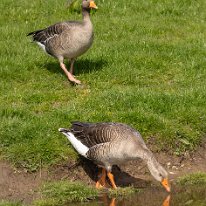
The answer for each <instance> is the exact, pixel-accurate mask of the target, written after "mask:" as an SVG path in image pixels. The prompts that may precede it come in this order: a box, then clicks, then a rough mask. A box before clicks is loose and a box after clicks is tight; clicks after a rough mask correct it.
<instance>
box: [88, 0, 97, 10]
mask: <svg viewBox="0 0 206 206" xmlns="http://www.w3.org/2000/svg"><path fill="white" fill-rule="evenodd" d="M89 7H90V8H92V9H98V7H97V5H96V4H95V3H94V1H90V4H89Z"/></svg>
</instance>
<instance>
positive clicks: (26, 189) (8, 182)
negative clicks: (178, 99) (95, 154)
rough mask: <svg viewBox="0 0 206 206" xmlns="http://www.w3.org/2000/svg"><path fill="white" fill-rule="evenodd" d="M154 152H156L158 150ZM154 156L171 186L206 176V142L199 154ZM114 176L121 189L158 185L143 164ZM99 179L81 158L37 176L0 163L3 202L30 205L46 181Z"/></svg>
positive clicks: (128, 166)
mask: <svg viewBox="0 0 206 206" xmlns="http://www.w3.org/2000/svg"><path fill="white" fill-rule="evenodd" d="M151 147H152V146H151ZM153 149H154V150H155V148H153ZM154 150H153V151H154ZM155 156H156V157H157V159H158V161H159V162H160V163H161V164H162V165H163V166H164V167H165V168H167V170H168V172H169V174H170V180H171V182H174V181H175V180H176V179H177V178H178V177H180V176H183V175H186V174H190V173H195V172H206V142H204V143H202V145H201V146H200V147H199V148H198V149H197V150H196V152H193V153H185V155H184V156H181V157H177V156H172V155H169V154H168V153H164V152H160V153H157V152H155ZM113 173H114V175H115V179H116V183H117V185H118V186H129V185H133V186H135V187H140V188H142V187H148V186H150V185H151V184H155V185H157V184H158V183H157V182H156V181H155V180H154V179H153V178H152V176H151V175H150V173H149V171H148V169H147V167H146V165H145V164H144V163H143V162H142V161H131V162H128V163H127V164H125V165H121V166H114V168H113ZM97 178H98V168H97V166H96V165H94V164H93V163H92V162H90V161H88V160H86V159H84V158H80V159H79V161H78V162H68V163H62V164H60V165H55V166H53V167H50V168H48V169H46V168H44V169H43V170H40V171H38V172H35V173H28V172H26V171H24V169H16V168H14V167H12V166H11V165H10V164H9V163H8V162H5V161H1V162H0V199H2V200H10V201H21V202H24V203H29V202H32V201H33V200H34V199H36V198H37V197H38V193H37V192H36V191H37V189H38V188H39V187H40V186H41V185H42V184H43V183H44V182H45V181H53V180H62V179H68V180H70V181H82V182H85V183H86V184H89V185H95V181H96V180H97Z"/></svg>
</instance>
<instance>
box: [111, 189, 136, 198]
mask: <svg viewBox="0 0 206 206" xmlns="http://www.w3.org/2000/svg"><path fill="white" fill-rule="evenodd" d="M136 192H140V190H139V189H137V188H134V187H123V188H121V187H119V188H117V189H116V190H114V189H109V192H108V196H109V197H110V198H116V197H118V198H120V197H122V198H123V197H128V196H130V195H132V194H135V193H136Z"/></svg>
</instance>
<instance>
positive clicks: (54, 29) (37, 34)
mask: <svg viewBox="0 0 206 206" xmlns="http://www.w3.org/2000/svg"><path fill="white" fill-rule="evenodd" d="M65 29H68V26H67V24H65V23H57V24H54V25H52V26H49V27H47V28H46V29H41V30H37V31H33V32H30V33H29V34H27V36H30V35H32V37H33V41H37V42H40V43H41V44H44V45H45V42H46V41H48V40H49V39H52V38H54V37H57V36H59V35H60V34H61V33H62V32H63V31H64V30H65Z"/></svg>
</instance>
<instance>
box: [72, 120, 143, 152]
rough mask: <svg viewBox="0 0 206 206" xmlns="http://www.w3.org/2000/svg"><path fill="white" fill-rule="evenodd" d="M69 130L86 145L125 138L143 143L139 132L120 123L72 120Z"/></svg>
mask: <svg viewBox="0 0 206 206" xmlns="http://www.w3.org/2000/svg"><path fill="white" fill-rule="evenodd" d="M70 131H71V132H72V133H73V134H74V136H75V137H76V138H77V139H78V140H80V141H81V142H82V143H83V144H84V145H86V146H87V147H89V148H90V147H93V146H95V145H97V144H102V143H106V142H111V141H114V140H117V142H119V141H122V140H123V139H125V138H129V139H135V140H136V141H138V142H139V143H140V144H143V145H144V144H145V143H144V141H143V139H142V137H141V135H140V134H139V132H137V131H136V130H134V129H133V128H131V127H129V126H128V125H125V124H122V123H82V122H73V123H72V126H71V128H70Z"/></svg>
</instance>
